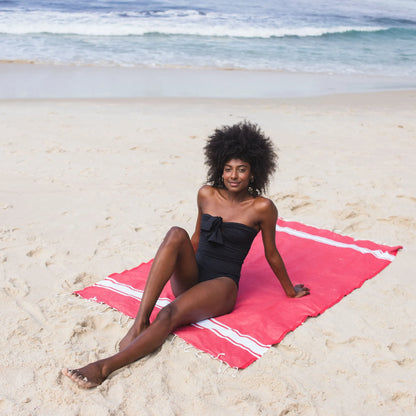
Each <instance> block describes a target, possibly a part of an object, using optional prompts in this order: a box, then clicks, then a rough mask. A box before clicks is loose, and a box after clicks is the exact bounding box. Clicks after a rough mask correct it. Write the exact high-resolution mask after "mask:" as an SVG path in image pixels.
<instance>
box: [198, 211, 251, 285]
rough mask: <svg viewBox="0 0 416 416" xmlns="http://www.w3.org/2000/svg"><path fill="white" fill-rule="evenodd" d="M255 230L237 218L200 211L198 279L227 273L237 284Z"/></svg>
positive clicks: (203, 279) (201, 279)
mask: <svg viewBox="0 0 416 416" xmlns="http://www.w3.org/2000/svg"><path fill="white" fill-rule="evenodd" d="M257 233H258V231H257V230H256V229H254V228H252V227H249V226H248V225H245V224H240V223H238V222H223V220H222V218H221V217H213V216H212V215H209V214H202V217H201V232H200V237H199V245H198V250H197V252H196V261H197V263H198V269H199V281H200V282H204V281H206V280H211V279H215V278H217V277H222V276H225V277H229V278H230V279H232V280H234V282H235V283H236V284H237V286H238V283H239V281H240V273H241V267H242V265H243V262H244V259H245V258H246V256H247V253H248V251H249V250H250V247H251V244H252V242H253V240H254V237H256V235H257Z"/></svg>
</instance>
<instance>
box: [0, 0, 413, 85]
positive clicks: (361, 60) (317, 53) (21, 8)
mask: <svg viewBox="0 0 416 416" xmlns="http://www.w3.org/2000/svg"><path fill="white" fill-rule="evenodd" d="M415 45H416V1H415V0H399V1H394V2H391V1H385V0H382V1H372V0H364V1H344V2H338V1H328V0H326V1H325V0H317V1H314V2H310V1H301V0H294V1H281V0H275V1H271V0H265V1H263V2H261V3H255V4H253V3H252V1H246V0H237V1H235V2H230V1H227V2H226V1H215V0H210V1H204V2H202V1H192V2H191V1H169V0H161V1H146V2H143V1H128V0H125V1H104V0H101V1H76V0H75V1H70V2H69V1H60V0H55V1H43V0H34V1H13V0H0V61H16V60H19V61H33V62H37V63H49V64H71V65H73V64H75V65H100V66H129V67H151V68H153V67H158V68H166V67H175V68H221V69H260V70H274V71H284V72H286V71H290V72H310V73H330V74H365V75H369V74H371V75H381V76H391V77H407V76H414V75H416V46H415Z"/></svg>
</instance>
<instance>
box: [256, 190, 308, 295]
mask: <svg viewBox="0 0 416 416" xmlns="http://www.w3.org/2000/svg"><path fill="white" fill-rule="evenodd" d="M259 202H260V204H259V205H260V206H259V211H260V217H261V221H260V229H261V231H262V237H263V245H264V254H265V256H266V259H267V261H268V263H269V264H270V267H271V268H272V270H273V272H274V274H275V275H276V277H277V278H278V279H279V282H280V284H281V285H282V287H283V290H284V291H285V293H286V296H288V297H291V298H300V297H302V296H306V295H309V289H308V288H306V287H304V285H302V284H300V285H296V286H293V284H292V282H291V281H290V278H289V276H288V274H287V271H286V267H285V265H284V263H283V260H282V257H281V256H280V253H279V251H278V250H277V248H276V242H275V241H276V240H275V235H276V222H277V209H276V206H275V205H274V204H273V202H272V201H270V200H269V199H266V198H261V200H259Z"/></svg>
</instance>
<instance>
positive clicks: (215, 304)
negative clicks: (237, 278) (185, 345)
mask: <svg viewBox="0 0 416 416" xmlns="http://www.w3.org/2000/svg"><path fill="white" fill-rule="evenodd" d="M237 291H238V288H237V285H236V284H235V282H234V281H233V280H231V279H230V278H228V277H218V278H216V279H212V280H208V281H205V282H201V283H198V284H196V285H195V286H193V287H192V288H190V289H189V290H187V291H186V292H183V293H182V294H181V295H179V296H178V297H177V298H176V299H175V300H174V301H173V302H172V303H171V304H170V305H168V307H167V309H168V310H167V311H165V312H167V314H168V315H169V319H171V320H172V327H173V328H172V329H174V328H177V327H179V326H183V325H188V324H191V323H194V322H198V321H201V320H203V319H207V318H212V317H215V316H220V315H225V314H227V313H230V312H231V311H232V310H233V309H234V306H235V302H236V299H237ZM162 316H163V314H162Z"/></svg>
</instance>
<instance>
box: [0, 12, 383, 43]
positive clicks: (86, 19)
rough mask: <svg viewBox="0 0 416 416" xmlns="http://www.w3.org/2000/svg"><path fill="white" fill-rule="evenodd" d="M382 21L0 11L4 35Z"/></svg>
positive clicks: (312, 32) (268, 34)
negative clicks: (285, 21)
mask: <svg viewBox="0 0 416 416" xmlns="http://www.w3.org/2000/svg"><path fill="white" fill-rule="evenodd" d="M388 29H389V27H384V26H382V25H380V26H336V25H334V26H330V27H323V26H322V27H317V26H316V27H315V26H304V27H279V24H278V23H277V22H272V21H268V20H264V21H261V20H256V21H248V20H247V19H246V18H242V16H238V15H236V16H234V15H233V16H231V15H223V14H219V13H203V12H201V11H196V10H165V11H150V12H149V11H146V12H140V13H137V12H135V13H133V12H123V13H116V12H111V13H105V14H103V13H59V12H36V11H35V12H25V13H13V14H10V15H7V14H3V15H0V33H1V34H6V35H33V34H53V35H79V36H144V35H149V34H158V35H192V36H210V37H241V38H281V37H319V36H324V35H328V34H342V33H348V32H378V31H383V30H388Z"/></svg>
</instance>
